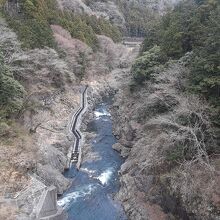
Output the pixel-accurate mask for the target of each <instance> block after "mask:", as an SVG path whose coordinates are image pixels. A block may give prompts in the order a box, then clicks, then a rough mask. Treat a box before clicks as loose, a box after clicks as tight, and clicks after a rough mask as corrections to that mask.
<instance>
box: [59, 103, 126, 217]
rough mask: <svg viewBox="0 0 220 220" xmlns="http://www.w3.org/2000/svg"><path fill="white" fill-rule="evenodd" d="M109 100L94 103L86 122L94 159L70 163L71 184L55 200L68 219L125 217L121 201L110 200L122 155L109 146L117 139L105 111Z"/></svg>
mask: <svg viewBox="0 0 220 220" xmlns="http://www.w3.org/2000/svg"><path fill="white" fill-rule="evenodd" d="M109 104H110V102H109V100H108V101H103V103H101V104H99V105H97V106H96V108H95V111H94V114H95V120H93V121H92V122H91V123H90V124H89V125H88V128H87V129H88V131H89V132H95V133H96V137H95V138H94V139H93V140H92V141H91V146H92V152H91V154H92V155H93V157H94V155H95V159H90V160H87V161H84V162H83V163H82V165H81V169H80V171H77V170H76V169H75V168H74V167H72V168H71V169H70V170H69V171H67V172H66V173H65V176H66V177H67V178H72V179H73V184H72V186H71V188H70V189H69V190H68V191H67V192H66V193H65V194H64V195H63V197H62V198H60V200H59V201H58V204H59V205H60V206H63V207H64V208H65V209H66V210H67V212H68V216H69V218H68V219H69V220H126V219H127V218H126V216H125V213H124V211H123V209H122V207H121V205H120V204H119V203H118V202H116V201H114V200H113V195H114V193H116V192H117V191H118V190H119V187H120V185H119V177H118V170H119V168H120V166H121V164H122V163H123V159H122V158H121V157H120V156H119V154H118V153H117V152H116V151H114V150H113V149H112V145H113V144H114V143H116V139H115V137H114V136H113V134H112V122H111V117H110V113H109V112H108V107H109Z"/></svg>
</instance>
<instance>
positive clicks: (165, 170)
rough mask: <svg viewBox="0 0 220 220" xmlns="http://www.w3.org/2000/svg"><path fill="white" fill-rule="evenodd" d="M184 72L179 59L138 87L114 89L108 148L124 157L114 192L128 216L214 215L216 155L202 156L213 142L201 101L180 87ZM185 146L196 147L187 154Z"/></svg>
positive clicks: (152, 219)
mask: <svg viewBox="0 0 220 220" xmlns="http://www.w3.org/2000/svg"><path fill="white" fill-rule="evenodd" d="M187 74H188V70H187V68H186V67H185V65H184V62H182V60H181V61H179V62H174V63H171V64H169V66H168V67H166V68H165V69H160V71H159V74H155V75H154V76H153V79H152V80H150V81H149V82H147V83H146V85H145V86H144V87H142V88H141V87H140V88H139V89H138V90H135V91H134V92H131V91H130V89H129V86H124V87H123V88H121V89H120V90H119V92H118V93H117V95H116V98H115V103H114V106H113V109H112V112H113V113H114V117H113V118H114V131H115V135H116V137H118V139H119V143H117V144H115V145H114V148H115V149H116V150H117V151H119V152H120V153H121V155H122V156H123V157H125V158H126V161H125V163H124V164H123V165H122V167H121V189H120V192H119V193H118V195H117V196H116V198H117V199H119V200H121V201H122V202H123V204H124V208H125V211H126V213H127V214H128V217H129V219H135V220H137V219H140V220H147V219H149V220H158V219H167V220H168V219H204V220H205V219H218V218H219V208H220V206H219V192H220V188H219V169H220V167H219V158H218V157H216V158H212V159H211V160H209V159H208V157H204V156H202V155H207V154H206V153H205V152H206V151H207V149H210V148H213V147H215V144H216V143H215V142H214V141H213V139H212V137H213V134H212V129H211V125H210V120H209V118H208V114H207V109H206V106H205V103H204V102H203V103H201V102H200V101H199V99H198V97H195V96H192V95H189V94H187V95H186V94H185V93H184V88H185V85H186V82H187V81H186V78H187ZM201 135H202V136H201ZM189 146H190V149H193V151H195V152H198V155H196V156H194V157H193V158H191V159H189V158H190V155H191V154H192V153H193V152H188V149H189V148H188V147H189ZM182 147H184V153H183V151H182V150H181V149H182ZM185 153H186V158H185V159H184V160H180V159H181V158H182V157H183V154H185ZM187 155H188V156H187ZM187 157H188V158H187Z"/></svg>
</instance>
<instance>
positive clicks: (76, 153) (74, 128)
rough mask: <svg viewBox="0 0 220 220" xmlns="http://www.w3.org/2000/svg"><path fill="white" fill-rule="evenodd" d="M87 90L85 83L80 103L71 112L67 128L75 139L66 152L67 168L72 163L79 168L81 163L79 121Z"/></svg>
mask: <svg viewBox="0 0 220 220" xmlns="http://www.w3.org/2000/svg"><path fill="white" fill-rule="evenodd" d="M87 91H88V86H87V85H86V86H85V88H84V89H83V92H82V94H81V103H80V107H79V109H78V110H77V111H76V112H75V113H74V114H73V116H72V118H71V121H70V125H69V130H70V132H71V133H72V134H73V135H74V138H75V141H74V143H73V145H72V146H71V148H70V150H69V153H68V155H67V156H68V159H67V166H66V168H67V169H69V168H70V167H71V165H72V163H74V164H76V167H77V169H79V168H80V164H81V157H82V149H81V147H82V143H83V136H82V135H81V133H80V129H79V127H80V123H81V118H82V115H83V114H84V113H85V111H86V109H87Z"/></svg>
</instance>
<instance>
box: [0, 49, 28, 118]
mask: <svg viewBox="0 0 220 220" xmlns="http://www.w3.org/2000/svg"><path fill="white" fill-rule="evenodd" d="M24 93H25V91H24V88H23V86H22V85H21V84H20V83H19V82H18V81H17V80H16V79H14V77H13V74H12V73H11V72H10V70H9V68H8V67H7V66H6V65H5V64H4V60H3V56H2V54H1V53H0V120H1V119H4V118H6V117H9V116H10V115H11V114H13V113H15V112H17V111H19V109H20V108H21V106H22V97H23V94H24Z"/></svg>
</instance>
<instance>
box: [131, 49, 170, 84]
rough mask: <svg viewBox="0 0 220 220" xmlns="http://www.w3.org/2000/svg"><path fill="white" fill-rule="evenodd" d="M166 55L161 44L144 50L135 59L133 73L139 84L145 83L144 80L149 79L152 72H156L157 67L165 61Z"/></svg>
mask: <svg viewBox="0 0 220 220" xmlns="http://www.w3.org/2000/svg"><path fill="white" fill-rule="evenodd" d="M166 60H167V59H166V56H165V55H164V54H163V52H162V51H161V49H160V47H159V46H154V47H153V48H152V49H150V50H149V51H147V52H144V53H143V54H142V55H141V56H140V57H139V58H137V59H136V60H135V63H134V64H133V66H132V69H131V71H132V74H133V78H134V81H135V82H136V83H137V84H143V82H144V81H146V80H149V79H150V78H151V77H152V74H154V73H155V67H156V66H157V65H160V64H162V63H165V61H166Z"/></svg>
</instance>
